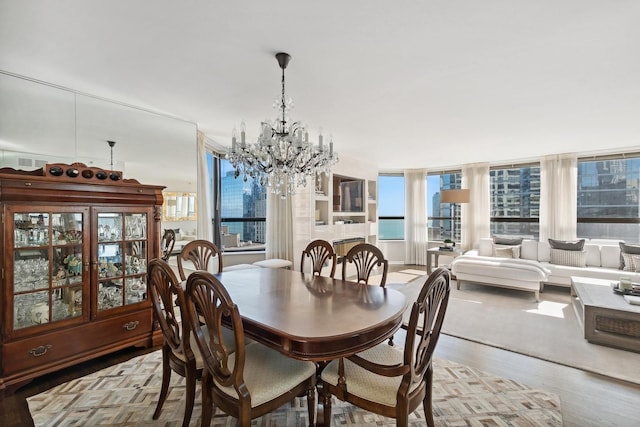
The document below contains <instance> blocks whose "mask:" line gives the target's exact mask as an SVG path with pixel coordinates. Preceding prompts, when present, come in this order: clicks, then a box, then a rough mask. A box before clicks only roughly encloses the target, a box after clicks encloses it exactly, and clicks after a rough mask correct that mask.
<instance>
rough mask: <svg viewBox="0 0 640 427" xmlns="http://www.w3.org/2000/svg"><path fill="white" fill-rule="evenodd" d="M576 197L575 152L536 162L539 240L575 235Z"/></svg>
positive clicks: (563, 238)
mask: <svg viewBox="0 0 640 427" xmlns="http://www.w3.org/2000/svg"><path fill="white" fill-rule="evenodd" d="M577 200H578V159H577V156H576V154H559V155H551V156H545V157H544V158H543V159H542V160H541V162H540V241H545V240H547V239H548V238H552V239H560V240H572V239H575V238H576V234H577V216H578V212H577V211H578V201H577Z"/></svg>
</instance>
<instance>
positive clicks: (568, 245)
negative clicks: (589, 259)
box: [549, 239, 584, 251]
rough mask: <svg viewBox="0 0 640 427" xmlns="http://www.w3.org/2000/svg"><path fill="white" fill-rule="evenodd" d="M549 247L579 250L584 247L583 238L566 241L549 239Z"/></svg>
mask: <svg viewBox="0 0 640 427" xmlns="http://www.w3.org/2000/svg"><path fill="white" fill-rule="evenodd" d="M549 246H551V249H562V250H564V251H581V250H583V249H584V239H580V240H576V241H575V242H568V241H566V240H554V239H549Z"/></svg>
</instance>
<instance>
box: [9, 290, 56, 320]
mask: <svg viewBox="0 0 640 427" xmlns="http://www.w3.org/2000/svg"><path fill="white" fill-rule="evenodd" d="M13 310H14V316H13V329H22V328H27V327H29V326H35V325H41V324H43V323H49V292H48V291H44V292H31V293H27V294H19V295H14V297H13Z"/></svg>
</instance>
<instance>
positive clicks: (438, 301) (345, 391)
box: [319, 267, 450, 427]
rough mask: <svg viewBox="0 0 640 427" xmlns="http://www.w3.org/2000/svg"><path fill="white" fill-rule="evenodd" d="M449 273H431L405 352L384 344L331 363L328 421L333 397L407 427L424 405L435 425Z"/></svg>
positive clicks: (414, 310)
mask: <svg viewBox="0 0 640 427" xmlns="http://www.w3.org/2000/svg"><path fill="white" fill-rule="evenodd" d="M449 281H450V276H449V271H448V270H447V269H445V268H442V267H441V268H438V269H436V270H435V271H434V272H433V273H431V274H430V275H429V277H428V278H427V280H426V282H425V284H424V285H423V287H422V289H421V291H420V294H419V295H418V297H417V298H416V300H415V301H414V302H413V305H412V307H411V316H410V318H409V326H408V328H407V334H406V340H405V343H404V349H402V350H401V349H398V348H396V347H392V346H389V345H386V344H379V345H377V346H375V347H373V348H371V349H369V350H366V351H363V352H361V353H358V354H356V355H354V356H350V357H347V358H340V359H338V360H333V361H331V362H330V363H329V364H328V365H327V366H326V367H325V368H324V370H323V371H322V373H321V374H320V384H319V385H320V389H321V390H322V395H321V397H322V399H323V403H324V421H325V423H326V424H327V425H329V424H330V422H331V395H334V396H336V397H337V398H338V399H340V400H342V401H346V402H350V403H351V404H353V405H356V406H359V407H361V408H363V409H365V410H367V411H371V412H373V413H376V414H379V415H383V416H385V417H391V418H395V419H396V425H397V426H407V425H408V422H409V421H408V420H409V414H411V413H412V412H413V411H415V410H416V409H417V408H418V406H420V403H422V406H423V409H424V414H425V418H426V421H427V425H428V426H430V427H433V425H434V420H433V408H432V385H433V366H432V360H433V353H434V350H435V348H436V344H437V343H438V338H439V336H440V329H441V328H442V322H443V321H444V316H445V313H446V310H447V304H448V302H449V293H450V288H449Z"/></svg>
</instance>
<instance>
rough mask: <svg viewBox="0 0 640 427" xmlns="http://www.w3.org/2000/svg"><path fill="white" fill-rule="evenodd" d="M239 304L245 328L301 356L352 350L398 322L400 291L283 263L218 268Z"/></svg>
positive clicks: (377, 339) (319, 357)
mask: <svg viewBox="0 0 640 427" xmlns="http://www.w3.org/2000/svg"><path fill="white" fill-rule="evenodd" d="M216 277H217V278H218V279H219V280H220V282H221V283H222V284H223V285H224V287H225V288H226V289H227V291H228V292H229V295H230V296H231V298H232V299H233V301H234V302H235V303H236V305H237V306H238V310H239V311H240V316H241V317H242V324H243V327H244V331H245V334H246V335H247V336H249V337H251V338H252V339H254V340H256V341H258V342H260V343H262V344H264V345H267V346H269V347H271V348H273V349H275V350H277V351H280V352H281V353H283V354H285V355H287V356H290V357H293V358H296V359H301V360H311V361H326V360H331V359H335V358H339V357H343V356H349V355H353V354H355V353H358V352H360V351H363V350H366V349H368V348H371V347H373V346H375V345H377V344H379V343H381V342H384V341H386V340H387V339H388V338H390V337H391V336H393V334H394V333H395V332H396V331H397V330H398V329H399V328H400V326H401V325H402V315H403V313H404V311H405V308H406V305H407V301H406V299H405V297H404V295H403V294H401V293H400V292H398V291H396V290H393V289H386V288H383V287H380V286H377V285H376V286H373V285H363V284H359V283H356V282H350V281H345V280H341V279H332V278H330V277H323V276H314V275H311V274H303V273H301V272H298V271H293V270H287V269H282V268H255V269H246V270H233V271H228V272H222V273H218V274H216Z"/></svg>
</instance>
